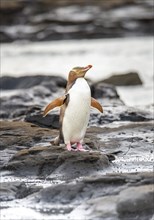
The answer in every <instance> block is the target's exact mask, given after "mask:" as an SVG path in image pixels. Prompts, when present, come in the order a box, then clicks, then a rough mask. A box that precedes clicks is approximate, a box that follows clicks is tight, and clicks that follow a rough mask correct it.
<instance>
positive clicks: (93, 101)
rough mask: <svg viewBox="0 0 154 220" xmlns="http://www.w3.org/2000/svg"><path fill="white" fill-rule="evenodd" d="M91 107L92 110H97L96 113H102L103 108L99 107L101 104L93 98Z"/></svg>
mask: <svg viewBox="0 0 154 220" xmlns="http://www.w3.org/2000/svg"><path fill="white" fill-rule="evenodd" d="M91 106H92V107H93V108H96V109H98V111H100V112H101V113H103V108H102V106H101V104H100V103H99V102H98V101H97V100H96V99H94V98H92V97H91Z"/></svg>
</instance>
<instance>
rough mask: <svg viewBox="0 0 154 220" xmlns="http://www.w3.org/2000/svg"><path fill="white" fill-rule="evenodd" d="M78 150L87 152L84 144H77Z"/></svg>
mask: <svg viewBox="0 0 154 220" xmlns="http://www.w3.org/2000/svg"><path fill="white" fill-rule="evenodd" d="M77 150H78V151H87V150H85V149H84V148H83V146H82V144H81V143H77Z"/></svg>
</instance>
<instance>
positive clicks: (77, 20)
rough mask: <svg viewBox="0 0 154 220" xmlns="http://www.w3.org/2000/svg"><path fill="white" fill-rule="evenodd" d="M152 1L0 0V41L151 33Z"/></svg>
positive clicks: (96, 37)
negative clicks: (30, 0)
mask: <svg viewBox="0 0 154 220" xmlns="http://www.w3.org/2000/svg"><path fill="white" fill-rule="evenodd" d="M152 9H153V1H152V0H148V1H146V0H142V1H138V0H110V1H108V0H97V1H96V0H95V1H94V0H91V1H84V0H73V1H72V0H57V1H48V0H47V1H45V0H43V1H42V0H37V1H34V2H33V3H31V2H29V1H20V0H14V1H13V2H12V1H6V0H1V28H0V33H1V42H3V43H6V42H14V41H17V40H23V41H25V40H26V41H32V42H34V41H51V40H68V39H98V38H113V37H126V36H127V37H128V36H153V21H154V15H153V10H152Z"/></svg>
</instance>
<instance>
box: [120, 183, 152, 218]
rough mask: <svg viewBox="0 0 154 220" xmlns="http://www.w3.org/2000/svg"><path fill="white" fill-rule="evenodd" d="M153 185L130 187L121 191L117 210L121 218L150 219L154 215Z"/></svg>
mask: <svg viewBox="0 0 154 220" xmlns="http://www.w3.org/2000/svg"><path fill="white" fill-rule="evenodd" d="M153 202H154V191H153V185H143V186H138V187H130V188H128V189H125V190H123V191H122V192H120V195H119V199H118V204H117V211H118V213H119V217H120V219H128V218H132V219H135V218H136V217H137V219H147V218H148V219H150V218H151V217H152V215H153Z"/></svg>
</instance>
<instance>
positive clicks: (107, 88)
mask: <svg viewBox="0 0 154 220" xmlns="http://www.w3.org/2000/svg"><path fill="white" fill-rule="evenodd" d="M91 95H92V97H94V98H108V99H119V95H118V93H117V91H116V88H115V87H114V86H112V85H109V84H105V83H102V82H98V83H95V84H92V85H91Z"/></svg>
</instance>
